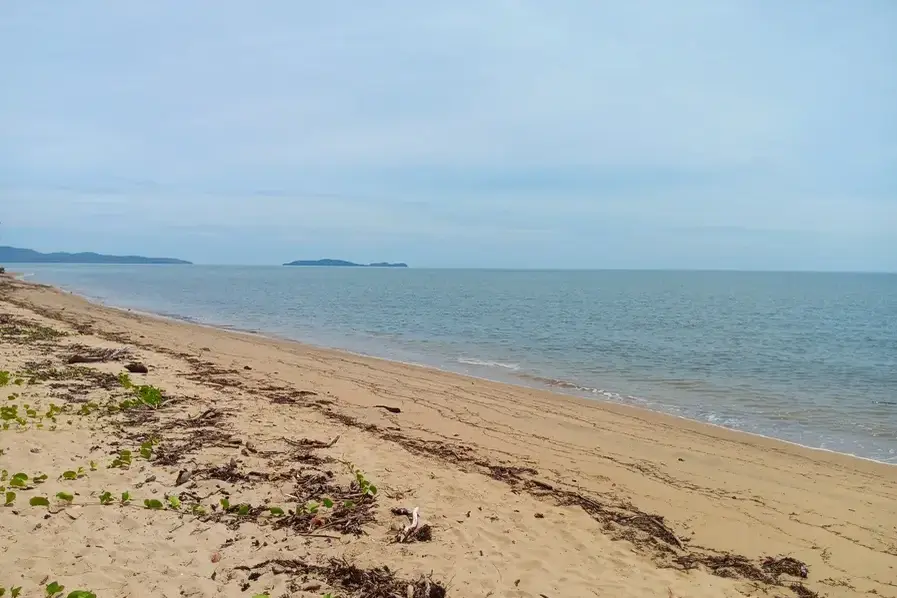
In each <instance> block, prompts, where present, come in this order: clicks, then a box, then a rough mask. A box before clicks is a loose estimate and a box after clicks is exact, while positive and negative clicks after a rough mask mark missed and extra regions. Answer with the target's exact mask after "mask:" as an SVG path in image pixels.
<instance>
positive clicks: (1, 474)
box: [0, 469, 9, 482]
mask: <svg viewBox="0 0 897 598" xmlns="http://www.w3.org/2000/svg"><path fill="white" fill-rule="evenodd" d="M8 477H9V472H8V471H6V470H5V469H3V470H0V482H3V481H6V478H8Z"/></svg>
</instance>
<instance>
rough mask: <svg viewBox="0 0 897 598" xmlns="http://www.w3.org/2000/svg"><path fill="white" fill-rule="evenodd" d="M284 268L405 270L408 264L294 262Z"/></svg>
mask: <svg viewBox="0 0 897 598" xmlns="http://www.w3.org/2000/svg"><path fill="white" fill-rule="evenodd" d="M284 266H325V267H343V268H345V267H349V268H407V267H408V264H402V263H398V264H390V263H387V262H376V263H374V264H356V263H355V262H347V261H346V260H296V261H295V262H289V263H288V264H284Z"/></svg>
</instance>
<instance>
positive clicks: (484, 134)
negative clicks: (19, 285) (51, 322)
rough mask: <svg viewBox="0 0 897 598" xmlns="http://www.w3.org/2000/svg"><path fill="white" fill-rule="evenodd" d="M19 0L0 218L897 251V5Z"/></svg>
mask: <svg viewBox="0 0 897 598" xmlns="http://www.w3.org/2000/svg"><path fill="white" fill-rule="evenodd" d="M424 4H426V3H409V2H385V3H381V4H378V5H377V6H376V7H374V6H359V5H357V4H356V3H348V2H336V3H329V4H327V5H326V6H324V5H319V4H317V3H308V2H286V1H279V2H278V1H269V2H260V3H253V4H252V5H251V6H250V5H249V4H247V3H237V2H232V1H226V2H215V3H210V2H196V3H189V4H184V3H176V2H173V1H163V2H157V3H153V4H151V5H150V4H146V5H144V4H134V5H131V4H125V3H115V2H108V1H95V2H83V3H23V2H19V3H6V4H4V5H3V6H2V7H0V52H2V55H3V56H4V57H5V58H4V68H3V71H4V74H3V75H2V77H3V82H4V85H3V87H4V94H2V95H0V205H2V211H0V221H2V225H0V245H13V246H20V247H28V248H32V249H36V250H40V251H96V252H101V253H117V254H123V253H127V254H135V253H136V254H143V255H169V256H172V257H180V258H183V259H188V260H191V261H194V262H197V263H226V264H265V263H267V264H279V263H282V262H284V261H289V260H292V259H314V258H320V257H333V258H341V259H349V260H353V261H359V262H370V261H381V260H384V261H404V262H409V263H411V264H412V265H414V266H420V267H426V266H433V267H507V268H552V267H569V268H599V269H600V268H661V269H662V268H682V269H749V270H754V269H757V270H839V271H842V270H862V271H897V67H895V66H894V64H893V56H897V37H895V36H894V35H893V32H894V31H897V4H894V3H890V2H887V1H885V0H880V1H871V0H869V1H861V2H855V3H849V2H846V1H840V2H830V3H824V4H821V3H816V2H811V1H804V0H801V1H795V2H789V3H774V2H769V1H750V2H749V1H743V2H739V1H734V0H733V1H727V2H716V1H710V0H707V1H697V0H693V1H687V2H681V3H676V4H675V5H673V4H667V3H662V2H648V1H642V2H627V3H586V2H572V1H571V2H559V3H550V4H549V3H547V2H530V1H525V0H519V1H511V0H505V1H494V2H477V3H474V2H465V1H460V2H455V3H451V4H447V5H438V6H430V5H426V6H425V5H424Z"/></svg>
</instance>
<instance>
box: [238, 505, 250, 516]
mask: <svg viewBox="0 0 897 598" xmlns="http://www.w3.org/2000/svg"><path fill="white" fill-rule="evenodd" d="M251 508H252V507H250V506H249V505H247V504H242V505H240V506H239V507H238V508H237V514H238V515H240V516H241V517H245V516H246V515H249V509H251Z"/></svg>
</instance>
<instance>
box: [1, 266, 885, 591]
mask: <svg viewBox="0 0 897 598" xmlns="http://www.w3.org/2000/svg"><path fill="white" fill-rule="evenodd" d="M0 284H2V287H0V318H3V320H2V322H0V324H2V327H3V328H2V330H3V336H2V345H0V359H2V362H0V370H6V371H9V372H10V373H11V375H10V378H11V382H10V384H9V386H8V388H7V387H4V388H3V390H4V395H8V394H13V393H16V394H17V395H18V396H16V397H15V398H14V399H12V400H7V399H6V396H4V397H3V399H4V400H5V404H6V405H11V404H18V405H21V407H20V409H22V410H24V409H25V408H24V404H25V403H28V404H29V405H30V406H32V407H34V408H35V409H36V410H37V411H40V412H41V413H43V412H44V411H46V410H47V409H49V405H50V404H51V403H53V404H55V405H58V406H59V407H60V408H62V409H63V411H62V412H60V413H59V414H58V415H54V417H55V418H56V420H57V422H56V423H51V422H50V421H49V420H50V418H46V419H47V421H41V424H42V427H41V428H38V427H37V424H36V423H35V422H36V421H37V419H36V418H30V420H28V421H27V422H26V425H20V424H18V423H13V424H12V426H11V429H10V430H5V431H3V432H2V436H0V449H3V453H2V455H0V464H2V468H3V469H6V470H8V471H9V475H10V476H12V475H13V473H14V472H25V473H26V474H27V475H28V476H29V482H28V484H26V487H25V488H24V489H21V490H17V491H16V493H17V497H16V499H15V502H14V504H12V505H10V506H7V507H5V508H2V509H0V522H2V525H0V528H2V529H3V531H4V536H5V537H6V539H7V541H6V542H5V545H4V547H3V550H2V551H0V572H2V577H0V586H5V587H12V586H22V587H23V596H31V595H43V588H42V587H41V585H42V584H45V583H48V582H52V581H54V580H58V581H59V583H60V584H64V585H65V586H66V588H67V591H68V590H70V589H75V588H79V589H85V590H91V591H93V592H95V593H96V595H97V596H99V597H102V596H135V597H136V596H151V595H152V596H159V595H163V596H255V595H259V594H267V595H270V596H272V597H273V596H282V595H293V596H321V595H323V594H325V593H328V592H330V593H332V595H333V596H353V595H359V596H361V595H365V596H381V595H382V596H390V595H398V594H397V592H398V591H399V589H398V588H401V589H402V590H403V591H404V594H401V595H413V596H427V595H430V596H438V595H443V594H439V592H442V591H443V588H448V589H447V595H450V596H508V597H512V596H513V597H539V596H546V597H550V598H556V597H560V596H638V597H641V596H646V597H647V596H659V597H666V598H669V597H670V596H674V597H677V598H684V597H703V596H706V597H711V596H713V597H718V596H741V595H747V596H812V595H815V594H814V593H817V594H818V595H821V596H832V597H847V596H861V595H862V596H868V595H877V596H890V597H897V468H895V467H894V466H889V465H885V464H882V463H877V462H873V461H868V460H863V459H858V458H855V457H850V456H846V455H842V454H838V453H832V452H826V451H821V450H813V449H809V448H805V447H801V446H798V445H795V444H789V443H785V442H781V441H778V440H773V439H769V438H764V437H761V436H755V435H749V434H745V433H741V432H736V431H731V430H727V429H724V428H720V427H715V426H711V425H707V424H703V423H698V422H694V421H690V420H686V419H682V418H677V417H673V416H670V415H664V414H660V413H654V412H651V411H647V410H642V409H638V408H635V407H628V406H625V405H616V404H611V403H604V402H600V401H595V400H587V399H580V398H576V397H570V396H562V395H557V394H552V393H550V392H547V391H542V390H538V389H525V388H521V387H516V386H511V385H506V384H501V383H496V382H489V381H486V380H481V379H474V378H469V377H464V376H461V375H458V374H454V373H449V372H443V371H439V370H434V369H427V368H423V367H417V366H413V365H407V364H402V363H396V362H390V361H384V360H378V359H373V358H369V357H363V356H358V355H353V354H349V353H343V352H338V351H331V350H326V349H318V348H312V347H309V346H306V345H302V344H299V343H294V342H289V341H283V340H277V339H271V338H266V337H262V336H261V335H254V334H247V333H238V332H233V331H227V330H221V329H216V328H212V327H206V326H200V325H196V324H189V323H183V322H176V321H172V320H167V319H162V318H156V317H152V316H149V315H144V314H137V313H133V312H128V311H123V310H118V309H114V308H110V307H105V306H101V305H97V304H93V303H90V302H88V301H86V300H84V299H82V298H80V297H78V296H75V295H72V294H68V293H64V292H61V291H59V290H57V289H54V288H52V287H48V286H43V285H37V284H29V283H26V282H22V281H17V280H13V279H12V278H10V277H4V278H3V279H2V283H0ZM73 355H82V356H83V355H87V356H96V358H97V359H98V360H97V361H93V360H92V359H93V357H91V360H90V361H88V362H86V363H80V364H68V363H67V361H69V360H70V359H71V358H72V356H73ZM132 361H133V362H141V363H143V364H145V365H146V366H147V368H148V370H149V371H148V373H146V374H130V379H131V380H132V381H133V384H134V385H135V386H136V387H140V386H141V385H144V386H151V387H154V388H158V389H162V391H163V393H162V394H163V396H164V401H163V402H162V404H161V405H160V406H159V407H158V408H152V407H149V406H146V405H136V406H134V407H129V408H125V409H121V410H120V411H119V412H115V413H108V409H107V406H108V404H110V403H112V404H116V405H119V404H121V401H123V400H132V398H131V397H132V396H138V395H137V394H135V392H133V389H131V388H126V386H125V385H122V384H120V382H119V381H118V379H117V376H118V375H119V374H121V373H122V372H124V371H125V370H124V366H125V365H126V364H127V363H128V362H132ZM17 378H18V379H20V380H21V381H22V382H21V385H20V386H16V385H15V380H16V379H17ZM6 391H8V392H6ZM91 404H95V405H96V406H97V409H94V408H93V407H87V408H86V409H85V408H84V406H85V405H91ZM85 411H86V413H85ZM53 426H55V429H50V428H51V427H53ZM146 443H149V445H148V452H147V457H146V458H143V456H142V455H141V456H135V458H134V460H133V463H130V464H129V465H128V466H127V467H122V466H121V465H122V464H121V463H119V465H118V466H116V467H109V465H110V464H111V462H113V461H114V460H115V457H116V455H118V456H120V455H121V451H122V450H131V451H132V452H133V454H134V455H138V453H139V451H140V449H141V448H144V447H143V445H144V444H146ZM92 462H93V463H94V465H95V467H92V466H91V465H90V464H91V463H92ZM79 467H83V468H84V471H83V472H79V469H78V468H79ZM68 471H71V472H74V473H75V477H74V479H67V477H71V476H64V475H63V474H64V472H68ZM37 472H43V473H44V474H46V475H47V476H48V477H47V479H46V480H44V481H41V482H40V483H34V480H35V475H34V474H35V473H37ZM182 472H186V473H182ZM359 472H360V477H359ZM185 475H186V476H187V477H188V479H187V480H183V479H182V480H178V477H179V476H180V477H182V478H183V476H185ZM60 478H61V479H60ZM353 480H354V482H353ZM178 481H182V483H181V484H178V483H177V482H178ZM7 485H8V484H7ZM371 485H374V486H375V487H376V492H371V490H370V486H371ZM106 491H108V492H110V493H111V495H113V496H114V497H115V499H116V500H115V502H116V503H121V500H120V495H121V493H122V492H126V491H127V492H129V493H130V494H132V495H133V501H131V503H132V504H125V505H121V504H109V505H103V504H101V502H103V501H102V500H101V498H102V496H103V492H106ZM58 492H62V493H63V495H68V494H71V495H72V500H71V501H68V500H66V499H65V498H57V497H56V494H57V493H58ZM34 496H46V497H48V502H49V503H50V505H49V507H46V506H44V507H41V506H35V507H32V506H30V505H29V504H28V502H27V501H28V499H30V498H31V497H34ZM172 496H173V497H175V500H174V501H173V502H172V501H170V500H169V497H172ZM221 499H225V500H226V502H227V504H226V505H223V504H222V503H221ZM325 499H326V500H325ZM333 499H338V500H334V503H335V504H333V505H331V506H327V504H326V503H329V502H330V501H331V500H333ZM144 500H150V501H153V500H158V501H159V503H160V505H161V508H159V509H156V508H144V506H146V505H144ZM69 502H70V503H71V504H68V503H69ZM107 502H108V501H107ZM309 502H312V503H314V504H313V505H312V506H308V503H309ZM347 503H351V504H347ZM194 504H199V505H201V506H202V511H198V510H197V509H196V508H194V507H193V506H192V505H194ZM213 504H215V505H218V507H217V509H216V510H214V511H213V510H212V509H211V505H213ZM151 505H153V506H155V503H151ZM238 505H249V508H248V509H247V512H245V513H241V511H240V509H239V508H238ZM303 505H304V507H305V508H304V509H303V508H302V507H303ZM271 506H277V507H279V508H282V509H283V510H284V511H285V513H284V516H283V517H280V516H279V515H278V514H275V513H272V512H271V509H270V507H271ZM231 507H233V508H231ZM397 509H405V510H407V512H408V515H406V514H402V513H403V512H399V511H394V510H397ZM415 509H418V514H419V521H418V522H417V523H418V526H417V527H415V528H412V529H410V530H408V531H406V529H405V528H406V527H408V526H411V525H412V517H413V513H414V511H415ZM290 510H292V511H293V514H289V513H287V512H288V511H290ZM300 511H301V512H300ZM422 525H426V526H428V527H427V532H428V533H426V534H420V536H418V534H417V532H418V531H419V528H420V526H422ZM427 536H430V537H429V539H426V538H427ZM382 567H388V571H387V570H385V569H382ZM409 587H410V590H409ZM378 592H380V593H378Z"/></svg>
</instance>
